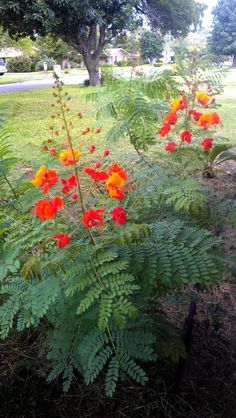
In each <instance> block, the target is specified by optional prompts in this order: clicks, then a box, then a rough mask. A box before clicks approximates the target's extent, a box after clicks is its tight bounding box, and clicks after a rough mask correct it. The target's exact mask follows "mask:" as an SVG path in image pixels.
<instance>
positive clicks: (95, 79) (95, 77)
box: [86, 63, 101, 86]
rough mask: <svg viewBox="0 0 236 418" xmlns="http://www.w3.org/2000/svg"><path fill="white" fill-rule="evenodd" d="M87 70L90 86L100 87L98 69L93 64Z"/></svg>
mask: <svg viewBox="0 0 236 418" xmlns="http://www.w3.org/2000/svg"><path fill="white" fill-rule="evenodd" d="M86 67H87V70H88V73H89V81H90V86H100V85H101V79H100V75H99V67H98V65H96V64H95V63H94V64H93V65H91V66H87V65H86Z"/></svg>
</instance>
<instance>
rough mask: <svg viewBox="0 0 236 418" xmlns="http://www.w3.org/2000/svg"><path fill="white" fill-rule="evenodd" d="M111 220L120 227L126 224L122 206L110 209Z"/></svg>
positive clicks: (125, 215)
mask: <svg viewBox="0 0 236 418" xmlns="http://www.w3.org/2000/svg"><path fill="white" fill-rule="evenodd" d="M111 214H112V219H113V221H115V222H116V223H118V224H120V225H124V224H125V222H126V218H127V214H126V213H125V210H124V208H123V207H122V206H118V207H117V208H114V209H112V211H111Z"/></svg>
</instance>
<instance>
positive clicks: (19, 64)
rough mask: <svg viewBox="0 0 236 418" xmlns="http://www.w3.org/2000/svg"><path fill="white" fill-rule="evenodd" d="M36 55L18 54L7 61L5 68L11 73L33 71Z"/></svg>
mask: <svg viewBox="0 0 236 418" xmlns="http://www.w3.org/2000/svg"><path fill="white" fill-rule="evenodd" d="M36 59H37V58H36V57H26V56H20V57H16V58H11V59H9V60H8V61H7V69H8V71H9V72H12V73H28V72H32V71H35V63H36Z"/></svg>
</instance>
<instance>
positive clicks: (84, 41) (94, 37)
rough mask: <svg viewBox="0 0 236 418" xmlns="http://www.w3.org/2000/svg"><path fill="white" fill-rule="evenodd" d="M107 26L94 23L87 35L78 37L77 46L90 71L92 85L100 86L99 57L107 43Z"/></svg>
mask: <svg viewBox="0 0 236 418" xmlns="http://www.w3.org/2000/svg"><path fill="white" fill-rule="evenodd" d="M105 35H106V32H105V27H104V26H101V27H98V26H96V25H92V26H91V27H90V30H89V33H88V35H87V37H81V36H79V37H78V44H77V48H78V50H79V52H80V53H81V54H82V56H83V59H84V63H85V66H86V68H87V70H88V73H89V81H90V86H100V85H101V79H100V75H99V59H100V56H101V54H102V51H103V48H104V45H105V37H106V36H105Z"/></svg>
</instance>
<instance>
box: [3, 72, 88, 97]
mask: <svg viewBox="0 0 236 418" xmlns="http://www.w3.org/2000/svg"><path fill="white" fill-rule="evenodd" d="M86 79H88V75H87V73H85V74H78V75H66V76H63V77H62V79H61V80H62V81H63V83H64V84H65V85H76V84H82V83H83V82H84V80H86ZM53 84H54V78H53V77H51V76H48V77H46V76H45V78H44V79H41V80H32V81H23V82H22V83H12V84H3V85H0V93H16V92H18V91H19V92H20V91H27V90H33V89H41V88H45V87H52V86H53Z"/></svg>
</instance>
